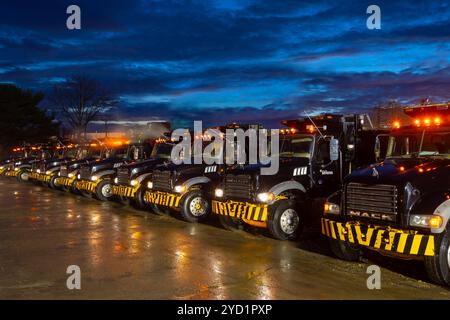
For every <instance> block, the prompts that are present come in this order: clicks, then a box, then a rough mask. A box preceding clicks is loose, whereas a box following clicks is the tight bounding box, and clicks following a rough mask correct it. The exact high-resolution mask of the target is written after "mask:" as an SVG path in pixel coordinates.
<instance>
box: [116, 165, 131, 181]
mask: <svg viewBox="0 0 450 320" xmlns="http://www.w3.org/2000/svg"><path fill="white" fill-rule="evenodd" d="M117 181H118V182H119V184H126V185H128V184H129V183H130V172H129V171H128V169H127V168H119V169H117Z"/></svg>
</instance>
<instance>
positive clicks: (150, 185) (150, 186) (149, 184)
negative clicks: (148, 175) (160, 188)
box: [147, 181, 153, 189]
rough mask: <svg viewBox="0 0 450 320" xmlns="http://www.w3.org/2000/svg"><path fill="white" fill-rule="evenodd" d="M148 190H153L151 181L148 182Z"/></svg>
mask: <svg viewBox="0 0 450 320" xmlns="http://www.w3.org/2000/svg"><path fill="white" fill-rule="evenodd" d="M147 188H149V189H153V182H151V181H149V182H147Z"/></svg>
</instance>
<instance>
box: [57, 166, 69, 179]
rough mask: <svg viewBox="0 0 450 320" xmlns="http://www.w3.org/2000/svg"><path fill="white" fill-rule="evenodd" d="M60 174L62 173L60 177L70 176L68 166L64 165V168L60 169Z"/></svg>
mask: <svg viewBox="0 0 450 320" xmlns="http://www.w3.org/2000/svg"><path fill="white" fill-rule="evenodd" d="M59 172H60V176H61V177H67V175H68V174H69V172H68V170H67V166H66V165H62V166H61V167H60V168H59Z"/></svg>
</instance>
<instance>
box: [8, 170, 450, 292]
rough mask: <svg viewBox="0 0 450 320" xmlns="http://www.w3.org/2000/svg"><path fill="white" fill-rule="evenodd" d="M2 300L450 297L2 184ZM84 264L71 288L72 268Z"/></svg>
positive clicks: (190, 227)
mask: <svg viewBox="0 0 450 320" xmlns="http://www.w3.org/2000/svg"><path fill="white" fill-rule="evenodd" d="M0 204H1V209H0V298H12V299H16V298H38V299H50V298H62V299H73V298H81V299H83V298H94V299H102V298H103V299H108V298H114V299H375V298H376V299H380V298H382V299H383V298H385V299H395V298H403V299H408V298H427V299H428V298H436V299H448V298H449V297H450V294H449V291H448V290H447V289H445V288H441V287H437V286H434V285H432V284H430V283H428V282H424V281H418V280H416V279H411V278H408V277H406V276H405V275H402V274H398V273H394V272H391V271H389V270H386V269H383V271H382V289H381V290H368V289H367V286H366V280H367V276H368V275H367V274H366V269H367V266H368V265H367V264H365V263H347V262H343V261H339V260H337V259H334V258H332V257H328V256H326V255H322V254H317V253H314V252H312V251H307V250H304V249H300V246H299V244H298V243H295V242H280V241H276V240H272V239H268V238H265V237H263V236H257V235H252V234H248V233H244V232H230V231H225V230H223V229H221V228H219V227H217V226H214V225H209V224H189V223H185V222H183V221H180V220H178V219H174V218H171V217H161V216H156V215H154V214H152V213H146V212H140V211H136V210H134V209H131V208H127V207H123V206H121V205H119V204H115V203H103V202H99V201H96V200H92V199H86V198H83V197H80V196H74V195H71V194H66V193H63V192H58V191H52V190H49V189H47V188H44V187H40V186H36V185H33V184H20V183H16V182H15V181H13V180H8V179H6V178H3V179H1V180H0ZM69 265H78V266H80V268H81V290H68V289H67V287H66V279H67V276H68V275H67V274H66V268H67V267H68V266H69Z"/></svg>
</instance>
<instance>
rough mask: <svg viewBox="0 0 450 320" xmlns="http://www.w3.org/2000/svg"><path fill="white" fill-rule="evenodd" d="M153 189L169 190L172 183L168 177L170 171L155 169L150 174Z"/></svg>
mask: <svg viewBox="0 0 450 320" xmlns="http://www.w3.org/2000/svg"><path fill="white" fill-rule="evenodd" d="M152 181H153V189H154V190H161V191H171V190H172V183H171V179H170V171H168V170H166V171H161V170H155V171H153V175H152Z"/></svg>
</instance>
